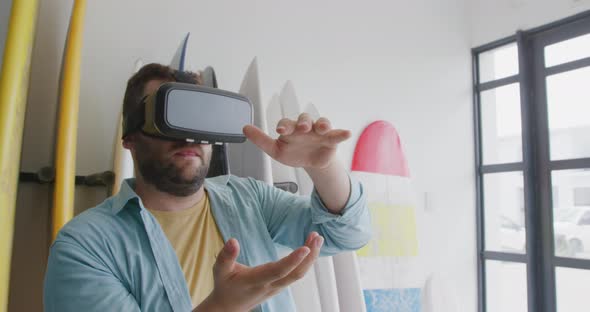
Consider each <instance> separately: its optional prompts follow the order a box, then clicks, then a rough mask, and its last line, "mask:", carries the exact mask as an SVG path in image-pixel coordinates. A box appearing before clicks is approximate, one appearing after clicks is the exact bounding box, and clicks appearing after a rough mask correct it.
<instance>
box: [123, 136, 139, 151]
mask: <svg viewBox="0 0 590 312" xmlns="http://www.w3.org/2000/svg"><path fill="white" fill-rule="evenodd" d="M135 141H136V138H135V135H134V134H129V135H127V136H126V137H125V138H123V147H124V148H126V149H128V150H129V151H133V150H134V149H135Z"/></svg>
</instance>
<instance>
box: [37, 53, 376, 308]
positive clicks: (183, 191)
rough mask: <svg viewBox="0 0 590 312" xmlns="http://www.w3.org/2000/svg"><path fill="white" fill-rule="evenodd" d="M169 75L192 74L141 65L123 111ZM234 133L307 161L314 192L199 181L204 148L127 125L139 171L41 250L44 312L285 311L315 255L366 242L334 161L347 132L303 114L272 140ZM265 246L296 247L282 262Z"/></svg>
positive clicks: (363, 217)
mask: <svg viewBox="0 0 590 312" xmlns="http://www.w3.org/2000/svg"><path fill="white" fill-rule="evenodd" d="M172 81H177V82H185V83H186V82H189V83H198V82H199V77H198V76H197V75H196V74H190V73H189V74H187V73H182V72H177V71H174V70H172V69H170V68H168V67H166V66H162V65H158V64H149V65H146V66H144V67H143V68H142V69H141V70H140V71H139V72H137V74H135V75H134V76H133V77H131V79H130V80H129V82H128V85H127V90H126V93H125V98H124V104H123V115H124V118H126V117H127V116H131V115H132V114H138V112H139V111H140V109H141V105H144V103H143V99H145V97H146V96H148V95H150V94H152V93H154V92H155V91H156V90H157V89H158V87H159V86H160V85H161V84H162V83H164V82H172ZM243 131H244V134H245V135H246V137H247V138H248V139H249V140H250V141H252V142H253V143H254V144H256V145H257V146H258V147H260V148H261V149H262V150H263V151H264V152H266V153H267V154H268V155H269V156H270V157H272V158H274V159H275V160H277V161H279V162H281V163H283V164H285V165H288V166H293V167H303V168H305V170H306V172H307V173H308V174H309V176H310V177H311V179H312V180H313V182H314V186H315V190H314V193H313V194H312V196H311V197H303V196H296V195H293V194H290V193H287V192H284V191H282V190H279V189H276V188H274V187H271V186H268V185H266V184H264V183H262V182H259V181H256V180H254V179H245V178H238V177H235V176H220V177H216V178H211V179H207V180H205V176H206V175H207V171H208V167H209V163H210V160H211V151H212V147H211V145H204V144H194V143H186V142H181V141H173V140H165V139H161V138H155V137H152V136H150V135H147V134H146V133H143V132H142V131H141V130H140V129H130V130H129V131H126V133H124V138H123V145H124V146H125V147H126V148H128V149H129V150H130V151H131V154H132V156H133V160H134V164H135V168H136V169H135V176H136V178H135V179H129V180H127V181H125V182H123V185H122V187H121V191H120V192H119V194H117V195H116V196H114V197H111V198H108V199H107V200H106V201H105V202H103V203H102V204H100V205H98V206H97V207H95V208H92V209H90V210H88V211H86V212H84V213H82V214H80V215H79V216H78V217H76V218H74V219H73V220H72V221H71V222H69V223H68V224H67V225H66V226H65V227H64V228H63V229H62V230H61V231H60V233H59V235H58V237H57V238H56V240H55V242H54V243H53V245H52V247H51V252H50V256H49V262H48V267H47V273H46V278H45V293H44V304H45V310H46V311H83V312H89V311H190V310H193V311H230V312H232V311H247V310H251V309H256V310H257V311H294V309H295V308H294V304H293V301H292V298H291V296H290V294H289V292H288V291H284V288H285V287H287V286H288V285H289V284H291V283H293V282H294V281H296V280H297V279H299V278H301V277H302V276H303V275H304V274H305V273H306V272H307V271H308V270H309V268H310V267H311V266H312V264H313V262H314V261H315V259H316V258H317V257H318V255H319V254H320V252H321V253H322V254H325V255H331V254H335V253H338V252H340V251H344V250H354V249H358V248H360V247H362V246H363V245H364V244H366V243H367V242H368V240H369V238H370V234H369V223H370V221H369V215H368V209H367V207H366V203H365V196H364V194H363V190H362V186H361V185H360V184H359V183H358V182H356V181H353V180H351V179H350V178H349V176H348V174H347V173H346V170H345V169H344V167H343V166H342V165H341V164H340V163H339V162H338V161H337V160H336V148H337V145H338V143H340V142H342V141H344V140H346V139H348V138H349V137H350V132H349V131H347V130H333V129H331V126H330V122H329V121H328V120H327V119H325V118H320V119H318V120H317V121H312V120H311V119H310V117H309V116H308V115H307V114H302V115H301V116H299V118H298V120H288V119H283V120H281V121H280V122H279V123H278V125H277V128H276V131H277V132H278V133H279V134H280V137H279V138H278V139H277V140H273V139H272V138H270V137H269V136H268V135H266V134H265V133H263V132H262V131H261V130H260V129H258V128H256V127H254V126H246V127H244V129H243ZM238 242H239V243H238ZM274 244H282V245H285V246H288V247H291V248H293V249H295V250H294V251H293V252H292V253H291V254H289V255H288V256H286V257H284V258H282V259H280V260H279V259H278V257H277V253H276V250H275V247H274Z"/></svg>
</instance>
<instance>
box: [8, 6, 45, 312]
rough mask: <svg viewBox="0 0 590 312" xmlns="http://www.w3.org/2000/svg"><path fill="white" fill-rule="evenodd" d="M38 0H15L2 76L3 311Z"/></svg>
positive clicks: (10, 254) (10, 255)
mask: <svg viewBox="0 0 590 312" xmlns="http://www.w3.org/2000/svg"><path fill="white" fill-rule="evenodd" d="M37 7H38V3H37V1H33V0H13V1H12V10H11V13H10V21H9V23H8V33H7V36H6V44H5V48H4V58H3V61H2V74H1V76H0V312H5V311H7V309H8V288H9V286H8V285H9V278H10V260H11V258H12V236H13V230H14V215H15V207H16V190H17V186H18V173H19V168H20V152H21V144H22V134H23V126H24V119H25V107H26V104H27V89H28V86H29V67H30V64H31V51H32V48H33V39H34V37H35V35H34V34H35V23H36V20H37Z"/></svg>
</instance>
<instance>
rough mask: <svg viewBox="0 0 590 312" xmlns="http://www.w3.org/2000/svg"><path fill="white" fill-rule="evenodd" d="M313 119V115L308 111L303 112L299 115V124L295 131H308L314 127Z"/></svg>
mask: <svg viewBox="0 0 590 312" xmlns="http://www.w3.org/2000/svg"><path fill="white" fill-rule="evenodd" d="M312 124H313V121H312V119H311V116H309V114H308V113H303V114H301V115H299V118H297V126H296V127H295V132H297V133H307V132H309V131H311V129H312Z"/></svg>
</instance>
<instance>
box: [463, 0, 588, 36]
mask: <svg viewBox="0 0 590 312" xmlns="http://www.w3.org/2000/svg"><path fill="white" fill-rule="evenodd" d="M469 3H470V5H471V28H472V31H471V40H472V46H474V47H477V46H480V45H482V44H485V43H488V42H492V41H494V40H497V39H501V38H504V37H507V36H511V35H514V33H516V31H517V30H527V29H531V28H534V27H537V26H541V25H544V24H547V23H550V22H553V21H556V20H560V19H562V18H565V17H568V16H571V15H574V14H576V13H579V12H582V11H585V10H588V9H590V0H494V1H486V0H471V1H469Z"/></svg>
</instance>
